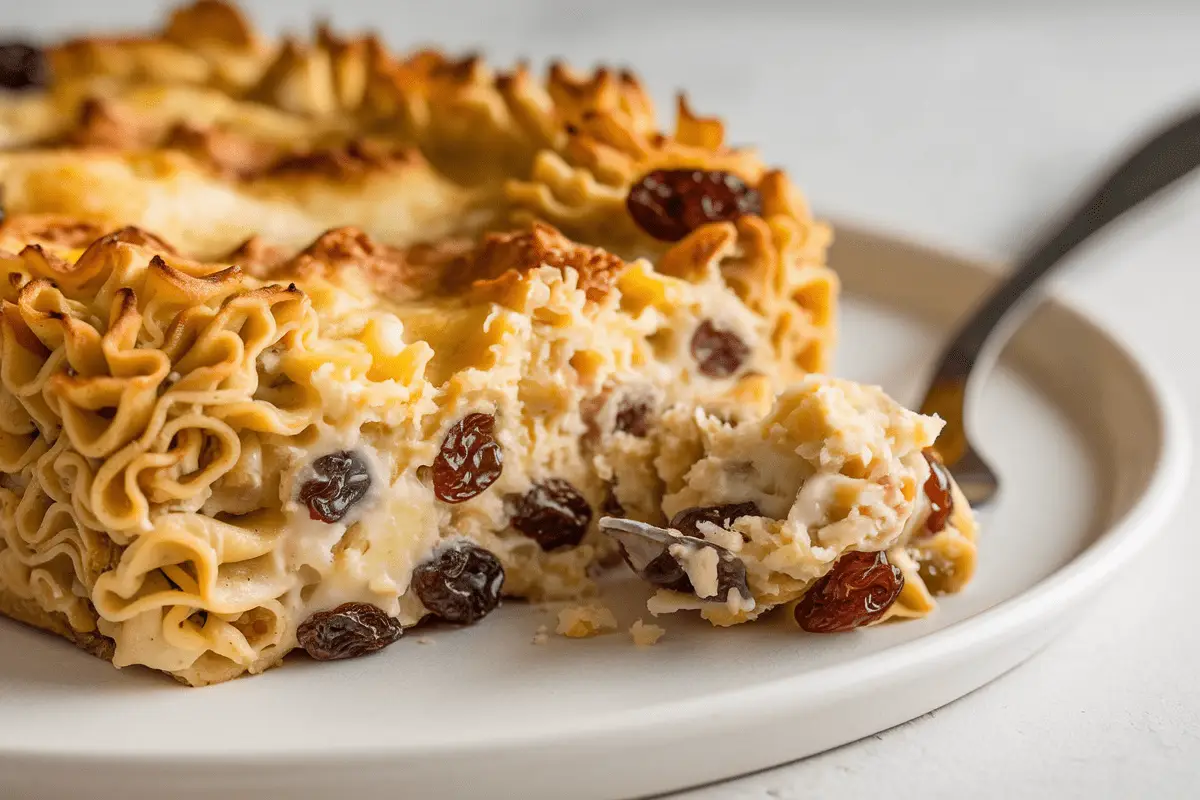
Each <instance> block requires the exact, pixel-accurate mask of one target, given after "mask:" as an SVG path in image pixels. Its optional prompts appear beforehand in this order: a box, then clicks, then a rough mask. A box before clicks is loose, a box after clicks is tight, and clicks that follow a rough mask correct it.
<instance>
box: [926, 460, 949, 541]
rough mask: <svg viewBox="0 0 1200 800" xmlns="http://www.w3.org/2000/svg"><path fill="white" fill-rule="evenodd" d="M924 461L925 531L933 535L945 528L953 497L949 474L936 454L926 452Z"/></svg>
mask: <svg viewBox="0 0 1200 800" xmlns="http://www.w3.org/2000/svg"><path fill="white" fill-rule="evenodd" d="M925 460H926V461H928V462H929V478H928V479H927V480H926V481H925V496H926V497H928V498H929V516H928V517H927V518H926V519H925V530H927V531H928V532H929V533H930V534H935V533H940V532H941V531H942V529H944V528H945V527H946V523H947V522H948V521H949V520H950V514H952V513H953V512H954V495H952V494H951V493H950V474H949V473H948V472H947V471H946V465H945V464H943V463H942V460H941V459H940V458H938V455H937V453H935V452H933V451H932V450H926V451H925Z"/></svg>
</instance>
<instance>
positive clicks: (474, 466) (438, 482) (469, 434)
mask: <svg viewBox="0 0 1200 800" xmlns="http://www.w3.org/2000/svg"><path fill="white" fill-rule="evenodd" d="M495 426H496V418H495V417H493V416H492V415H491V414H481V413H478V412H476V413H474V414H467V415H466V416H465V417H463V418H462V419H460V420H459V421H458V422H456V423H454V424H453V425H452V426H450V430H449V431H447V432H446V437H445V438H444V439H442V449H441V452H439V453H438V456H437V458H436V459H434V462H433V493H434V494H435V495H437V498H438V499H439V500H441V501H442V502H444V503H462V502H464V501H466V500H470V499H471V498H472V497H475V496H476V495H478V494H481V493H483V491H484V490H485V489H487V488H488V487H489V486H491V485H492V484H493V483H495V482H496V479H497V478H499V477H500V473H501V472H502V471H503V470H504V452H503V451H502V450H501V449H500V444H499V442H497V441H496V438H495V437H494V436H493V435H492V432H493V430H494V429H495Z"/></svg>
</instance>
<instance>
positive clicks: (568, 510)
mask: <svg viewBox="0 0 1200 800" xmlns="http://www.w3.org/2000/svg"><path fill="white" fill-rule="evenodd" d="M591 521H592V507H591V506H589V505H588V501H587V499H586V498H585V497H584V496H583V495H582V494H580V493H579V490H578V489H576V488H575V487H574V486H572V485H571V484H569V483H567V482H566V481H564V480H562V479H561V478H550V479H548V480H546V481H543V482H542V483H537V484H534V486H533V488H532V489H530V490H529V492H528V493H527V494H526V495H525V496H524V497H522V498H520V499H519V500H518V501H517V503H516V509H515V510H514V512H513V517H512V526H513V527H514V528H516V529H517V530H518V531H520V532H521V533H523V534H525V535H526V536H528V537H529V538H530V539H533V540H534V541H535V542H537V543H538V544H539V545H541V547H542V549H543V550H555V549H557V548H559V547H574V546H575V545H577V544H579V543H580V542H581V541H583V535H584V534H585V533H587V529H588V524H589V523H591Z"/></svg>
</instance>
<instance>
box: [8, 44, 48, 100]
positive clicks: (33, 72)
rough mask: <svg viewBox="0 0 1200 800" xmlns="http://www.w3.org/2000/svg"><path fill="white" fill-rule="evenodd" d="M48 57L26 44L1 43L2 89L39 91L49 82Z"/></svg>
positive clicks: (38, 49)
mask: <svg viewBox="0 0 1200 800" xmlns="http://www.w3.org/2000/svg"><path fill="white" fill-rule="evenodd" d="M47 77H48V76H47V69H46V56H45V54H44V53H43V52H42V50H41V48H38V47H34V46H33V45H31V44H26V43H24V42H3V43H0V89H8V90H16V89H38V88H41V87H43V86H45V85H46V82H47Z"/></svg>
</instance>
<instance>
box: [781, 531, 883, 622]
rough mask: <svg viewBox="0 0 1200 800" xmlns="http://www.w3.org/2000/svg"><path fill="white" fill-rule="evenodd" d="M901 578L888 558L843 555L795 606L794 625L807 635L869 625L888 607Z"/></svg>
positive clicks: (858, 554) (866, 555) (873, 555)
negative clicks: (798, 625) (795, 623)
mask: <svg viewBox="0 0 1200 800" xmlns="http://www.w3.org/2000/svg"><path fill="white" fill-rule="evenodd" d="M903 588H904V575H903V573H901V572H900V569H899V568H898V567H896V566H894V565H893V564H891V563H890V562H889V561H888V559H887V556H886V555H885V554H884V553H883V552H882V551H880V552H878V553H859V552H851V553H846V554H845V555H843V556H842V557H841V558H839V559H838V560H837V563H835V564H834V565H833V569H831V570H829V572H827V573H826V574H825V575H824V577H822V578H820V579H819V580H818V581H817V582H816V583H814V584H813V585H812V587H811V588H810V589H809V590H808V591H807V592H806V593H805V594H804V597H802V598H800V602H799V603H797V604H796V611H795V615H796V622H797V623H799V624H800V627H801V628H803V629H804V630H806V631H808V632H809V633H838V632H840V631H849V630H854V629H855V628H857V627H859V626H862V625H867V624H869V623H872V622H874V621H876V620H877V619H879V618H880V617H882V616H883V615H884V613H885V612H886V611H887V610H888V609H889V608H891V605H892V603H894V602H896V598H897V597H899V596H900V590H901V589H903Z"/></svg>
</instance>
